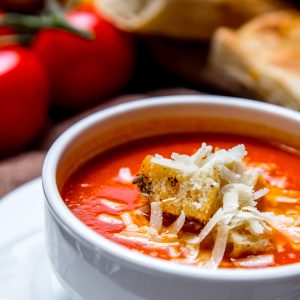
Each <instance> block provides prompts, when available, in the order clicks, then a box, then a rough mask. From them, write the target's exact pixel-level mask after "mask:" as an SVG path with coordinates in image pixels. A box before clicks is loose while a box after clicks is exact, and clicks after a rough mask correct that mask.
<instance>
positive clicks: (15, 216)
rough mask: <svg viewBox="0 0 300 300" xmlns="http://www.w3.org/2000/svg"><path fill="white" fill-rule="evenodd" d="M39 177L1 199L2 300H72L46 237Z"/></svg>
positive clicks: (0, 264) (0, 260) (0, 259)
mask: <svg viewBox="0 0 300 300" xmlns="http://www.w3.org/2000/svg"><path fill="white" fill-rule="evenodd" d="M43 208H44V199H43V190H42V184H41V180H40V179H36V180H33V181H31V182H29V183H27V184H25V185H23V186H22V187H20V188H18V189H16V190H15V191H13V192H11V193H9V194H8V195H7V196H5V197H3V198H2V199H1V200H0V300H70V299H71V298H70V297H69V296H68V295H67V293H66V292H65V290H64V289H63V288H62V287H61V285H60V284H59V282H58V281H57V279H56V277H55V275H54V273H53V271H52V269H51V266H50V262H49V260H48V257H47V253H46V248H45V239H44V209H43Z"/></svg>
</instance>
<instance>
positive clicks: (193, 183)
mask: <svg viewBox="0 0 300 300" xmlns="http://www.w3.org/2000/svg"><path fill="white" fill-rule="evenodd" d="M151 159H152V156H147V157H146V158H145V159H144V161H143V163H142V167H141V169H140V172H139V176H141V181H140V182H139V183H138V187H139V189H140V192H141V195H142V197H144V198H146V199H148V200H149V202H154V201H159V202H161V209H162V211H163V212H165V213H169V214H172V215H175V216H179V215H180V213H181V211H183V212H184V213H185V216H186V217H187V218H190V219H195V220H197V221H199V222H201V223H206V222H208V220H209V219H210V218H211V216H212V215H213V214H214V213H215V212H216V210H217V209H218V207H219V206H220V199H219V198H218V194H219V190H220V185H219V181H220V179H219V177H218V175H217V172H215V174H214V176H213V178H209V177H206V176H204V175H201V174H195V173H193V174H189V173H184V172H182V171H180V170H176V169H172V168H168V167H165V166H162V165H158V164H155V163H152V162H151Z"/></svg>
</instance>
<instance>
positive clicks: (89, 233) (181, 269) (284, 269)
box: [42, 95, 300, 282]
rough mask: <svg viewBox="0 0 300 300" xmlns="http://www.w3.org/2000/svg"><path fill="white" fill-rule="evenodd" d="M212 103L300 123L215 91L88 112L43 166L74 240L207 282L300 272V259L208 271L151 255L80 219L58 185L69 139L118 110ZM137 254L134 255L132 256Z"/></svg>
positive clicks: (54, 205)
mask: <svg viewBox="0 0 300 300" xmlns="http://www.w3.org/2000/svg"><path fill="white" fill-rule="evenodd" d="M183 104H184V105H199V106H201V105H211V106H225V107H233V108H234V107H235V108H242V109H245V110H247V109H248V110H255V111H261V112H265V113H269V114H272V115H277V116H281V117H283V118H285V119H287V118H288V119H291V120H294V121H296V122H299V123H300V113H298V112H296V111H293V110H290V109H287V108H283V107H280V106H276V105H273V104H268V103H262V102H259V101H256V100H249V99H244V98H233V97H227V96H212V95H178V96H177V95H176V96H160V97H153V98H146V99H141V100H135V101H132V102H127V103H122V104H118V105H115V106H112V107H109V108H106V109H104V110H101V111H98V112H95V113H93V114H91V115H90V116H88V117H85V118H83V119H82V120H80V121H79V122H77V123H75V124H74V125H72V126H71V127H70V128H69V129H67V130H66V131H65V132H63V133H62V134H61V135H60V136H59V137H58V139H57V140H56V141H55V142H54V143H53V145H52V146H51V148H50V150H49V151H48V153H47V155H46V158H45V162H44V165H43V170H42V184H43V190H44V194H45V199H46V200H45V201H46V204H47V207H48V208H49V209H50V211H51V212H52V215H54V217H55V220H56V221H57V222H58V223H59V224H60V225H61V226H63V227H64V228H67V230H68V232H69V233H70V234H72V236H73V237H74V238H75V239H78V240H80V241H81V242H82V243H84V244H85V245H87V246H89V247H92V248H94V249H101V251H103V253H105V254H106V255H107V256H109V257H110V258H112V259H114V260H116V259H117V260H118V262H121V263H123V264H124V265H127V266H130V267H131V268H135V269H139V270H143V271H144V272H151V273H153V272H155V273H156V274H158V273H159V274H161V275H167V276H173V277H181V278H183V277H184V278H189V279H194V280H204V281H216V282H217V281H223V282H232V281H238V282H256V281H259V282H263V281H265V282H266V281H270V280H280V279H288V278H290V277H295V276H299V277H300V263H295V264H291V265H285V266H277V267H271V268H262V269H247V270H245V269H216V270H207V269H205V268H200V267H199V268H198V267H195V266H185V265H181V264H175V263H170V262H168V261H164V260H161V259H157V258H152V257H150V256H147V255H143V254H140V253H136V252H133V251H132V250H130V249H128V248H126V247H124V246H122V245H119V244H117V243H115V242H113V241H111V240H108V239H106V238H105V237H103V236H101V235H100V234H98V233H96V232H95V231H93V230H92V229H90V228H89V227H88V226H86V225H85V224H84V223H83V222H81V221H80V220H79V219H78V218H77V217H76V216H75V215H74V214H73V213H72V212H71V211H70V210H69V209H68V207H67V206H66V205H65V203H64V201H63V200H62V198H61V196H60V193H59V191H58V187H57V185H56V169H57V166H58V163H59V160H60V158H61V156H62V154H63V153H64V150H65V149H66V147H67V146H68V144H69V143H70V142H71V141H72V140H73V139H74V138H75V137H76V136H77V135H79V134H80V133H82V132H83V131H85V130H86V129H88V128H90V127H92V126H93V125H94V124H96V123H98V122H100V121H101V120H104V119H108V118H110V117H112V116H116V115H118V114H123V113H126V112H130V111H132V110H135V109H141V108H142V109H145V108H147V107H148V108H149V107H152V108H153V107H156V108H159V107H160V106H165V105H183ZM133 254H134V255H133Z"/></svg>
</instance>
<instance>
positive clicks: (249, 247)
mask: <svg viewBox="0 0 300 300" xmlns="http://www.w3.org/2000/svg"><path fill="white" fill-rule="evenodd" d="M228 245H229V246H231V247H232V251H231V253H230V256H231V257H241V256H246V255H249V254H252V255H256V254H260V253H266V252H267V251H271V250H273V249H274V244H273V243H272V241H271V239H270V237H269V236H268V235H266V234H261V235H254V234H250V233H247V232H238V231H236V230H233V231H231V232H230V234H229V239H228Z"/></svg>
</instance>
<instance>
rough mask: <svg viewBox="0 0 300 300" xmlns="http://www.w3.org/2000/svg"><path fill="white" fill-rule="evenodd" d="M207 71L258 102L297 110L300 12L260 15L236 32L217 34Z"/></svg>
mask: <svg viewBox="0 0 300 300" xmlns="http://www.w3.org/2000/svg"><path fill="white" fill-rule="evenodd" d="M209 69H211V70H214V72H217V73H219V74H220V76H225V77H227V79H228V80H229V82H232V84H237V83H238V84H240V85H242V86H243V87H245V88H246V89H248V90H250V91H252V92H253V94H254V95H257V98H258V99H262V100H266V101H268V102H271V103H274V104H280V105H284V106H286V107H290V108H293V109H297V110H299V109H300V86H299V82H300V13H298V12H296V11H279V12H273V13H268V14H265V15H262V16H259V17H257V18H255V19H253V20H252V21H250V22H248V23H246V24H245V25H243V26H242V27H240V28H239V29H238V30H232V29H229V28H220V29H218V30H217V31H216V33H215V35H214V38H213V41H212V47H211V51H210V56H209Z"/></svg>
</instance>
